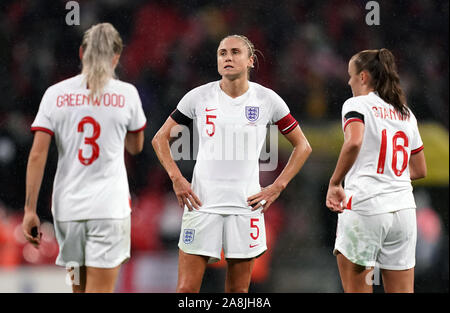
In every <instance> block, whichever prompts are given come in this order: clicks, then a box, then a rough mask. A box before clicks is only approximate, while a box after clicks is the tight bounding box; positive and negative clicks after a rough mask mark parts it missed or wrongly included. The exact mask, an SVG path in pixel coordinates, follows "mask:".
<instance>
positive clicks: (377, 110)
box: [342, 92, 423, 215]
mask: <svg viewBox="0 0 450 313" xmlns="http://www.w3.org/2000/svg"><path fill="white" fill-rule="evenodd" d="M355 121H357V122H362V123H364V137H363V142H362V146H361V150H360V151H359V154H358V157H357V159H356V161H355V163H354V164H353V166H352V168H351V169H350V171H349V172H348V173H347V175H346V176H345V181H344V187H345V193H346V197H347V201H348V206H347V208H349V209H351V210H354V211H358V213H361V214H367V215H371V214H380V213H387V212H393V211H397V210H400V209H406V208H415V207H416V205H415V201H414V197H413V193H412V190H413V188H412V186H411V179H410V176H409V159H410V156H411V154H414V153H417V152H419V151H421V150H422V149H423V143H422V139H421V137H420V134H419V129H418V127H417V120H416V118H415V116H414V114H413V113H412V112H411V110H410V116H409V118H402V116H401V115H400V113H397V111H395V109H394V107H393V106H392V105H390V104H388V103H386V102H385V101H383V99H381V98H380V97H379V96H378V93H376V92H371V93H369V94H368V95H365V96H358V97H353V98H350V99H348V100H347V101H346V102H345V103H344V105H343V107H342V128H343V130H344V131H345V127H346V126H347V125H348V124H349V123H351V122H355Z"/></svg>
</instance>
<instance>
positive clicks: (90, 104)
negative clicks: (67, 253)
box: [31, 75, 146, 221]
mask: <svg viewBox="0 0 450 313" xmlns="http://www.w3.org/2000/svg"><path fill="white" fill-rule="evenodd" d="M88 95H89V89H87V88H86V81H85V79H84V75H77V76H75V77H72V78H69V79H67V80H64V81H62V82H59V83H57V84H55V85H53V86H51V87H49V88H48V89H47V90H46V92H45V94H44V96H43V98H42V101H41V104H40V106H39V111H38V113H37V116H36V118H35V120H34V122H33V124H32V126H31V130H32V131H44V132H47V133H49V134H50V135H53V136H54V138H55V143H56V146H57V149H58V166H57V170H56V174H55V180H54V185H53V195H52V213H53V216H54V218H55V219H56V220H58V221H73V220H85V219H104V218H125V217H127V216H128V215H129V214H130V211H131V208H130V193H129V187H128V179H127V173H126V168H125V161H124V148H125V136H126V134H127V132H138V131H141V130H143V129H144V127H145V125H146V117H145V115H144V112H143V109H142V104H141V100H140V98H139V94H138V92H137V90H136V88H135V87H134V86H133V85H131V84H129V83H125V82H122V81H120V80H117V79H111V80H110V81H109V82H108V83H107V85H106V86H105V88H104V90H103V94H102V95H101V96H99V97H94V99H92V98H91V97H89V96H88Z"/></svg>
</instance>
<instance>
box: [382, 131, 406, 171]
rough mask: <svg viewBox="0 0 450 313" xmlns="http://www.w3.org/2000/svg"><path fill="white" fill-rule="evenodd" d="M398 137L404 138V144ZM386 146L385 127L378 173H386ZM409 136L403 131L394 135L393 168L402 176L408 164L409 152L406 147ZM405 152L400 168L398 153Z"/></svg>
mask: <svg viewBox="0 0 450 313" xmlns="http://www.w3.org/2000/svg"><path fill="white" fill-rule="evenodd" d="M398 139H403V145H400V144H399V143H398ZM386 146H387V135H386V129H383V131H382V132H381V146H380V154H379V156H378V167H377V173H378V174H383V173H384V163H385V162H386ZM408 146H409V143H408V136H406V134H405V133H404V132H402V131H398V132H396V133H395V134H394V136H392V170H393V171H394V174H395V175H396V176H401V175H402V173H403V171H404V170H405V169H406V166H408V152H407V151H406V149H405V147H408ZM399 152H400V153H402V154H403V163H402V167H401V168H400V169H398V168H397V154H398V153H399Z"/></svg>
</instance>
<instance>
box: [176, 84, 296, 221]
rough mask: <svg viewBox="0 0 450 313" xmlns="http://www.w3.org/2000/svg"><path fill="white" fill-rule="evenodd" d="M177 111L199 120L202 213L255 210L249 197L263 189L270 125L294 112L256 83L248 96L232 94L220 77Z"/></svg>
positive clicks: (196, 187) (196, 184)
mask: <svg viewBox="0 0 450 313" xmlns="http://www.w3.org/2000/svg"><path fill="white" fill-rule="evenodd" d="M177 109H178V111H180V112H181V113H182V114H184V115H185V116H187V117H189V118H191V119H193V120H194V125H196V127H197V131H198V137H199V143H198V154H197V161H196V164H195V168H194V173H193V178H192V184H191V186H192V190H193V191H194V193H195V194H196V195H197V196H198V197H199V198H200V201H201V202H202V207H201V208H200V212H208V213H219V214H250V213H252V211H251V207H249V206H248V205H247V198H248V197H249V196H251V195H253V194H256V193H258V192H259V191H260V190H261V186H260V184H259V156H260V152H261V148H262V146H263V144H264V142H265V140H266V132H267V128H266V126H267V124H275V123H277V122H278V121H280V120H282V119H283V118H284V117H286V116H290V114H289V109H288V106H287V105H286V103H285V102H284V101H283V100H282V99H281V98H280V97H279V96H278V95H277V94H276V93H275V92H274V91H272V90H270V89H268V88H265V87H263V86H261V85H259V84H257V83H253V82H249V89H248V90H247V91H246V92H245V93H244V94H243V95H241V96H239V97H237V98H232V97H230V96H228V95H227V94H226V93H225V92H223V91H222V89H221V88H220V85H219V81H215V82H211V83H208V84H205V85H203V86H200V87H197V88H195V89H193V90H191V91H190V92H188V93H187V94H186V95H185V96H184V97H183V98H182V99H181V101H180V102H179V104H178V106H177ZM294 121H295V120H294ZM296 125H297V122H296V121H295V125H291V128H293V127H295V126H296ZM284 128H286V127H284Z"/></svg>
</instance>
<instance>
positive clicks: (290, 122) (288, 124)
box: [275, 113, 298, 135]
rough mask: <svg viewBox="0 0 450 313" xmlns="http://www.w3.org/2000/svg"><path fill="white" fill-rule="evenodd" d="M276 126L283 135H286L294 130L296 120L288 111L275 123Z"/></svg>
mask: <svg viewBox="0 0 450 313" xmlns="http://www.w3.org/2000/svg"><path fill="white" fill-rule="evenodd" d="M275 124H276V125H277V126H278V129H279V130H280V132H281V133H282V134H283V135H286V134H288V133H290V132H291V131H293V130H294V128H295V126H297V125H298V122H297V120H296V119H295V118H294V117H293V116H292V115H291V113H289V114H288V115H286V116H285V117H283V118H282V119H281V120H279V121H278V122H276V123H275Z"/></svg>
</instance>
